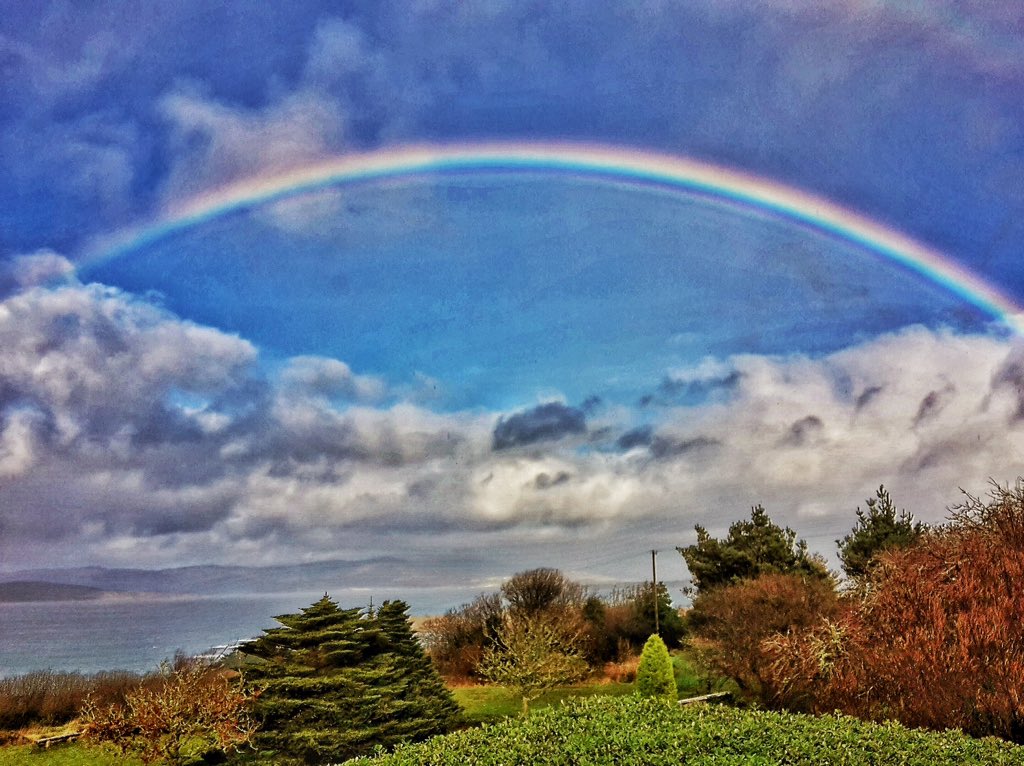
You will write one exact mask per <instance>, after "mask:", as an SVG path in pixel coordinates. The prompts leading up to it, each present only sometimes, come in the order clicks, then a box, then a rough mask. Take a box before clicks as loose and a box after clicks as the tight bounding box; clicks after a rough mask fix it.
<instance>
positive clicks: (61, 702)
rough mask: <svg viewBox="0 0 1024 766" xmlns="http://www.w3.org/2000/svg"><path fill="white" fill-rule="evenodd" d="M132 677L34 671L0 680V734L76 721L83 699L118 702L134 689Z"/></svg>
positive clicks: (117, 673) (114, 673)
mask: <svg viewBox="0 0 1024 766" xmlns="http://www.w3.org/2000/svg"><path fill="white" fill-rule="evenodd" d="M140 681H141V677H140V676H139V675H137V674H135V673H128V672H123V671H110V672H105V673H96V674H95V675H84V674H82V673H64V672H58V671H54V670H37V671H34V672H32V673H26V674H25V675H22V676H15V677H13V678H2V679H0V730H13V729H19V728H21V727H24V726H29V725H30V724H43V725H46V726H55V725H59V724H62V723H67V722H68V721H70V720H72V719H73V718H75V717H77V716H78V714H79V712H80V711H81V709H82V706H83V705H84V704H85V701H86V699H87V698H89V697H92V698H93V699H96V700H99V701H101V702H103V703H105V704H112V703H115V702H120V701H122V700H123V699H124V695H125V692H127V691H128V690H129V689H131V688H133V687H135V686H137V685H138V684H139V682H140Z"/></svg>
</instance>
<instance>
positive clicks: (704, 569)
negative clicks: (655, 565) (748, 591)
mask: <svg viewBox="0 0 1024 766" xmlns="http://www.w3.org/2000/svg"><path fill="white" fill-rule="evenodd" d="M694 528H695V529H696V531H697V542H696V544H694V545H689V546H686V547H685V548H681V547H677V548H676V550H677V551H679V553H680V554H682V557H683V559H684V560H685V561H686V566H687V567H688V568H689V570H690V575H691V577H692V578H693V587H694V589H695V590H697V591H698V592H703V591H707V590H710V589H712V588H716V587H718V586H721V585H728V584H730V583H734V582H737V581H739V580H745V579H750V578H754V577H758V576H760V575H762V574H773V573H777V574H805V575H810V576H814V577H829V576H830V575H829V571H828V568H827V567H826V566H825V564H824V562H823V561H822V559H821V558H820V557H818V556H814V555H811V554H809V553H808V551H807V543H806V542H804V541H803V540H797V539H796V532H794V531H793V530H792V529H790V528H789V527H786V528H782V527H780V526H778V525H777V524H775V523H774V522H773V521H772V520H771V518H769V516H768V514H767V513H766V512H765V509H764V507H763V506H761V505H755V506H754V507H753V508H751V509H750V519H749V520H742V521H737V522H735V523H734V524H732V525H731V526H730V527H729V532H728V534H727V535H726V537H725V539H723V540H717V539H715V538H713V537H711V535H710V534H709V533H708V531H707V530H706V529H705V528H704V527H702V526H700V525H699V524H698V525H697V526H696V527H694Z"/></svg>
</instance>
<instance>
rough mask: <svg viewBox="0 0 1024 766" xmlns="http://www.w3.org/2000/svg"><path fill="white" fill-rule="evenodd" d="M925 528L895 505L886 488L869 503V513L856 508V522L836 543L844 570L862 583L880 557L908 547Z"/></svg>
mask: <svg viewBox="0 0 1024 766" xmlns="http://www.w3.org/2000/svg"><path fill="white" fill-rule="evenodd" d="M924 530H925V526H924V525H923V524H922V523H921V522H915V521H914V516H913V514H910V513H907V512H906V511H905V510H901V511H900V512H899V515H897V512H896V505H895V504H894V503H893V501H892V498H891V497H890V496H889V492H888V491H887V490H886V488H885V486H884V485H883V486H880V487H879V488H878V489H877V490H876V491H875V497H872V498H869V499H868V500H867V511H862V510H861V509H860V508H858V509H857V523H856V524H855V525H854V527H853V529H852V530H851V531H850V534H848V535H846V536H845V537H844V538H843V539H842V540H836V545H837V546H839V560H840V561H841V562H842V566H843V571H844V572H845V573H846V576H847V577H849V578H850V579H851V580H855V581H856V580H863V579H864V577H865V576H866V575H867V574H868V572H869V571H870V570H871V568H872V566H873V565H874V563H875V560H876V558H877V557H878V554H880V553H881V552H882V551H885V550H889V549H891V548H906V547H907V546H908V545H910V544H911V543H913V542H915V541H916V540H917V539H918V538H919V537H921V534H922V533H923V532H924Z"/></svg>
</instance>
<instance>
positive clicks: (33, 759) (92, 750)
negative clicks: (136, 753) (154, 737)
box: [0, 742, 142, 766]
mask: <svg viewBox="0 0 1024 766" xmlns="http://www.w3.org/2000/svg"><path fill="white" fill-rule="evenodd" d="M141 763H142V762H141V761H138V760H136V759H134V758H128V757H126V756H123V755H121V754H119V753H117V752H116V751H113V750H105V749H101V748H96V747H89V746H87V745H82V744H79V743H77V742H71V743H67V744H63V745H53V746H52V747H50V748H47V749H46V750H43V749H42V748H39V747H36V746H35V745H8V746H6V747H0V766H141Z"/></svg>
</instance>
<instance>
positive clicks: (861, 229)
mask: <svg viewBox="0 0 1024 766" xmlns="http://www.w3.org/2000/svg"><path fill="white" fill-rule="evenodd" d="M471 171H505V172H509V171H511V172H549V173H555V174H570V175H577V176H584V177H589V178H599V179H607V180H611V181H615V182H619V183H625V184H630V185H636V186H656V187H661V188H667V189H670V190H676V191H681V192H686V193H691V194H692V193H698V194H704V195H708V196H712V197H715V198H718V199H722V200H725V201H728V202H732V203H734V204H737V205H741V206H747V207H750V208H753V209H756V210H760V211H763V212H765V213H768V214H770V215H774V216H778V217H781V218H784V219H789V220H791V221H795V222H797V223H799V224H801V225H804V226H808V227H810V228H812V229H815V230H818V231H821V232H824V233H826V234H829V235H831V236H834V237H837V238H839V239H841V240H845V241H848V242H852V243H855V244H857V245H860V246H862V247H864V248H866V249H868V250H869V251H873V252H875V253H878V254H880V255H881V256H883V257H885V258H888V259H890V260H891V261H893V262H895V263H898V264H900V265H902V266H903V267H905V268H907V269H909V270H911V271H914V272H917V273H919V274H921V275H922V276H924V277H926V278H927V279H930V280H932V281H933V282H936V283H938V284H939V285H941V286H943V287H944V288H945V289H947V290H949V291H950V292H952V293H953V294H955V295H958V296H959V297H961V298H963V299H964V300H965V301H967V302H969V303H971V304H973V305H975V306H977V307H978V308H980V309H982V310H983V311H985V312H987V313H989V314H991V315H992V316H993V317H995V318H998V319H1000V320H1001V321H1003V322H1004V323H1005V324H1006V325H1007V326H1008V327H1009V328H1010V329H1011V330H1013V331H1015V332H1022V331H1024V322H1022V319H1021V318H1020V317H1019V316H1018V315H1020V314H1021V308H1020V307H1019V306H1017V305H1016V304H1015V303H1014V302H1013V301H1011V300H1010V299H1009V298H1008V297H1006V296H1005V295H1002V294H1001V293H1000V292H999V291H998V290H996V289H995V288H994V287H993V286H992V285H989V284H988V283H986V282H985V281H984V280H982V279H981V278H979V277H978V276H977V275H975V274H973V273H971V272H970V271H968V270H967V269H965V268H963V267H962V266H960V265H958V264H957V263H955V262H954V261H953V260H951V259H950V258H949V257H948V256H944V255H943V254H941V253H939V252H938V251H936V250H933V249H931V248H929V247H927V246H926V245H924V244H922V243H920V242H917V241H915V240H914V239H911V238H910V237H907V236H906V235H904V234H902V233H900V232H899V231H896V230H894V229H891V228H889V227H886V226H883V225H882V224H880V223H878V222H876V221H872V220H870V219H868V218H866V217H864V216H861V215H858V214H857V213H854V212H852V211H850V210H848V209H846V208H843V207H841V206H839V205H837V204H835V203H833V202H830V201H828V200H826V199H823V198H821V197H817V196H814V195H812V194H808V193H806V192H803V191H800V190H798V189H794V188H792V187H789V186H785V185H783V184H779V183H775V182H773V181H768V180H766V179H763V178H757V177H755V176H752V175H748V174H745V173H741V172H738V171H735V170H730V169H726V168H723V167H719V166H716V165H712V164H709V163H705V162H698V161H696V160H692V159H687V158H683V157H679V156H672V155H666V154H657V153H652V152H646V151H638V150H634V149H626V148H621V147H610V146H602V145H589V144H559V143H493V144H476V145H456V146H413V147H400V148H388V149H382V150H380V151H375V152H369V153H365V154H353V155H347V156H343V157H338V158H335V159H330V160H327V161H324V162H320V163H318V164H315V165H311V166H307V167H303V168H299V169H297V170H293V171H289V172H285V173H280V174H275V175H269V176H265V177H259V178H254V179H249V180H246V181H243V182H240V183H237V184H233V185H230V186H226V187H224V188H221V189H218V190H216V191H214V192H212V193H209V194H205V195H201V196H197V197H194V198H192V199H190V200H188V201H187V202H186V203H184V204H183V205H181V206H179V207H176V208H173V209H171V210H169V211H167V214H166V215H165V216H164V217H163V218H162V219H160V220H159V221H157V222H155V223H152V224H150V225H147V226H143V227H140V228H136V229H132V230H128V231H123V232H120V233H119V234H118V235H115V237H114V238H112V239H108V240H106V241H103V242H100V243H97V244H96V245H94V246H93V247H91V248H90V249H89V251H88V252H87V253H86V254H85V255H84V257H83V259H82V261H81V263H82V264H83V265H86V266H88V265H91V264H92V263H95V262H97V261H106V260H109V259H111V258H116V257H118V256H120V255H124V254H127V253H129V252H131V251H133V250H136V249H138V248H141V247H145V246H146V245H149V244H152V243H154V242H156V241H158V240H161V239H164V238H165V237H168V236H170V235H172V234H174V233H176V232H179V231H183V230H186V229H189V228H191V227H193V226H196V225H199V224H202V223H203V222H205V221H209V220H212V219H214V218H217V217H219V216H222V215H225V214H229V213H232V212H235V211H239V210H243V209H247V208H252V207H258V206H260V205H264V204H267V203H272V202H277V201H281V200H284V199H287V198H289V197H294V196H298V195H301V194H306V193H309V192H314V191H317V190H321V189H326V188H330V187H336V186H342V185H346V184H348V185H350V184H356V183H360V182H367V181H378V180H385V179H391V178H401V177H408V176H412V175H422V174H445V173H454V172H471Z"/></svg>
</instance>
